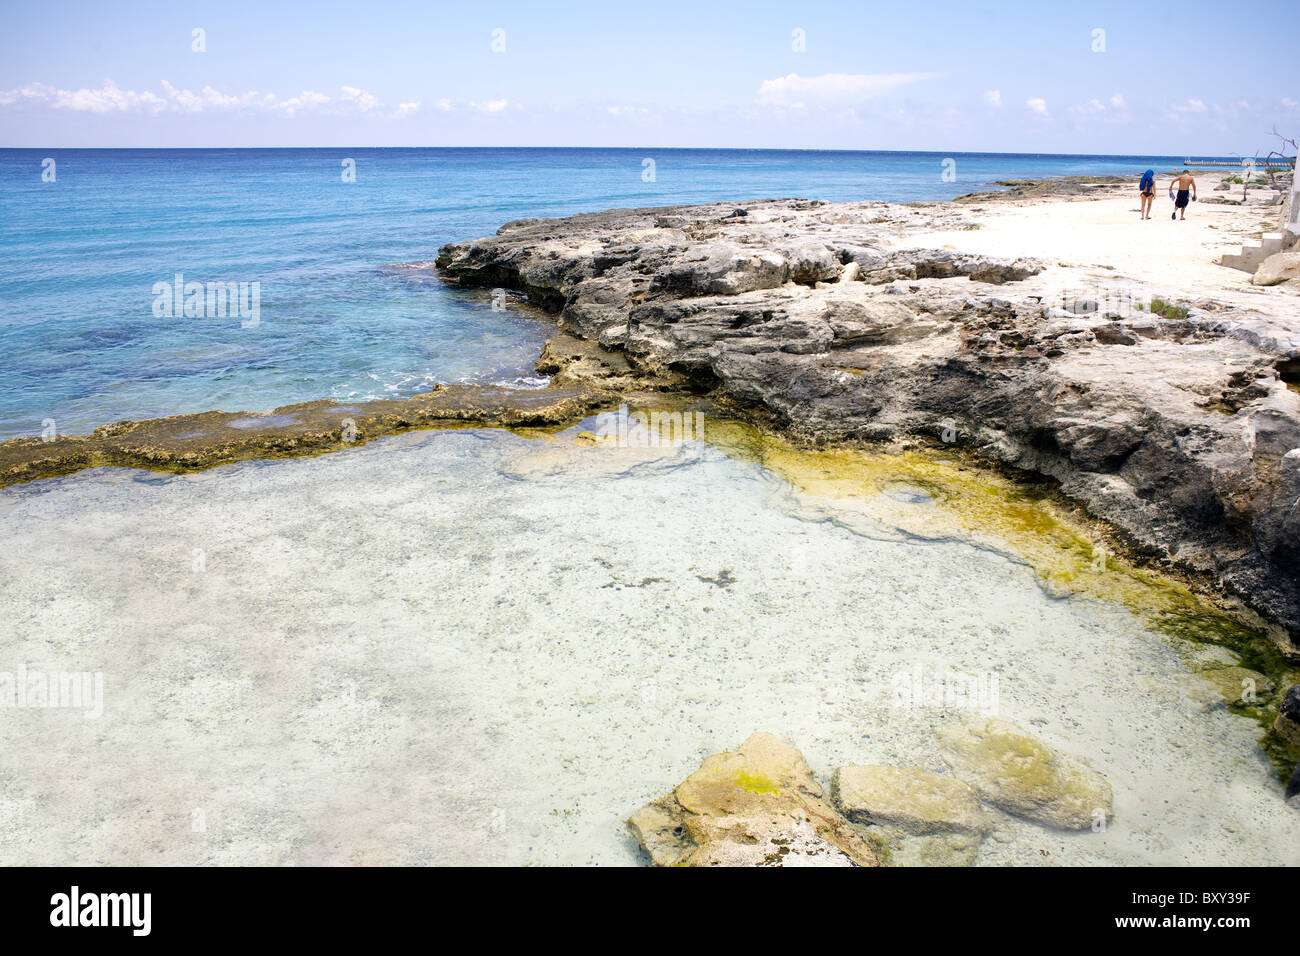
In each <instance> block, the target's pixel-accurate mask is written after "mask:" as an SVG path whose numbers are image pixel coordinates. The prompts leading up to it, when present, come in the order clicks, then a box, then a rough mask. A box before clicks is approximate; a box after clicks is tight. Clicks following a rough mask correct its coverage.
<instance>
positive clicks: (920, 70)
mask: <svg viewBox="0 0 1300 956" xmlns="http://www.w3.org/2000/svg"><path fill="white" fill-rule="evenodd" d="M2 2H3V14H2V16H3V19H2V20H0V22H3V24H4V29H3V32H0V146H8V147H18V146H25V147H68V146H104V147H109V146H122V147H126V146H134V147H143V146H152V147H163V146H170V147H184V146H207V147H211V146H630V147H637V146H657V147H773V148H801V149H924V150H944V151H997V152H1055V153H1093V154H1099V153H1118V154H1143V155H1145V154H1159V155H1181V154H1188V155H1191V154H1202V155H1210V154H1213V155H1231V154H1239V155H1253V154H1254V153H1255V152H1256V151H1257V150H1258V151H1260V152H1261V154H1263V153H1267V152H1268V150H1270V149H1274V148H1276V147H1277V146H1278V140H1277V139H1276V138H1274V137H1273V136H1271V135H1270V131H1271V130H1272V129H1273V127H1275V126H1276V127H1277V128H1278V130H1279V131H1281V132H1283V133H1285V134H1286V135H1287V136H1288V137H1291V138H1300V59H1297V58H1296V56H1295V54H1294V49H1293V45H1294V37H1295V35H1296V22H1297V20H1300V17H1297V11H1296V8H1295V6H1294V3H1293V2H1285V3H1283V2H1271V0H1269V2H1262V3H1256V4H1251V5H1250V6H1249V7H1248V8H1245V10H1246V12H1245V13H1242V12H1240V11H1239V10H1238V9H1236V8H1235V7H1233V5H1231V4H1223V3H1221V2H1220V3H1196V2H1192V3H1183V4H1180V5H1176V6H1169V7H1162V6H1158V5H1155V4H1135V3H1095V4H1089V3H1078V4H1064V3H1060V4H1058V3H1050V2H1049V3H1043V2H1041V0H1039V2H1034V3H1017V2H1008V3H995V4H979V3H973V2H966V3H946V2H935V0H926V2H917V0H912V2H898V0H893V2H888V3H877V2H872V0H858V2H818V0H800V2H783V3H771V2H762V0H750V2H745V3H730V2H722V3H710V2H707V0H690V2H680V0H654V2H635V0H633V2H616V0H602V2H587V0H573V2H568V3H548V2H542V0H533V2H509V3H503V2H486V0H480V2H475V3H468V4H467V3H463V2H457V3H443V2H437V0H425V2H422V3H408V2H404V0H385V2H383V3H376V4H365V3H358V2H348V3H330V2H322V0H316V2H299V0H281V2H276V0H263V2H260V3H246V2H242V0H225V2H219V3H207V2H204V3H188V4H187V3H183V2H176V0H173V2H157V3H155V2H129V0H128V2H117V3H104V2H103V0H99V2H80V0H72V2H63V3H59V4H46V3H32V2H30V0H28V2H14V0H2ZM1288 22H1290V23H1291V26H1290V27H1285V24H1286V23H1288ZM1288 152H1293V150H1290V149H1288Z"/></svg>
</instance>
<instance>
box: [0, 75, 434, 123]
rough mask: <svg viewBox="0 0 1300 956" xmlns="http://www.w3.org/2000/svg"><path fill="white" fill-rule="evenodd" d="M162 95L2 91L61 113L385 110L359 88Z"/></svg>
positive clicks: (112, 90)
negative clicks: (329, 92)
mask: <svg viewBox="0 0 1300 956" xmlns="http://www.w3.org/2000/svg"><path fill="white" fill-rule="evenodd" d="M160 87H161V92H157V93H155V92H153V91H152V90H140V91H137V90H124V89H122V88H121V87H119V86H118V85H117V84H116V83H115V82H113V80H105V81H104V82H103V83H102V84H101V85H100V86H99V87H98V88H97V89H89V88H84V87H83V88H82V89H79V90H63V89H59V88H57V87H53V86H47V85H46V84H44V83H29V84H28V85H27V86H24V87H21V88H19V89H14V90H0V106H8V105H12V104H15V103H30V104H34V105H43V106H47V107H49V108H51V109H56V110H71V111H73V112H78V113H146V114H157V113H163V112H172V113H204V112H233V111H246V112H262V113H278V114H280V115H282V116H296V115H298V114H299V113H312V112H328V113H357V112H361V113H368V112H371V111H373V110H377V109H380V108H381V107H382V105H383V104H382V103H380V101H379V99H378V97H376V96H375V95H374V94H372V93H368V92H367V91H365V90H362V89H359V88H357V87H354V86H345V87H342V88H341V90H340V91H339V95H338V97H337V98H334V97H331V96H329V95H327V94H325V93H321V92H318V91H316V90H303V91H302V92H300V93H298V94H297V95H295V96H291V97H289V98H288V99H281V98H280V97H278V96H277V95H276V94H274V93H259V92H257V91H256V90H249V91H247V92H244V93H223V92H222V91H220V90H218V89H215V88H214V87H212V86H204V87H203V88H202V89H200V90H199V91H198V92H194V91H193V90H188V89H177V88H176V87H175V86H173V85H172V84H171V83H170V82H169V81H167V80H163V81H162V82H161V84H160ZM418 107H419V103H418V102H416V103H414V104H412V103H405V104H402V106H399V107H398V110H397V113H396V114H395V115H399V116H400V115H406V113H408V112H411V111H413V109H418Z"/></svg>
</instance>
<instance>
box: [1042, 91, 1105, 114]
mask: <svg viewBox="0 0 1300 956" xmlns="http://www.w3.org/2000/svg"><path fill="white" fill-rule="evenodd" d="M1093 102H1096V100H1094V101H1093ZM1025 106H1026V107H1027V108H1028V109H1029V111H1030V112H1031V113H1034V114H1035V115H1037V116H1046V115H1047V100H1045V99H1042V98H1041V97H1038V96H1031V97H1030V98H1029V99H1027V100H1025Z"/></svg>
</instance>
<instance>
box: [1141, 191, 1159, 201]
mask: <svg viewBox="0 0 1300 956" xmlns="http://www.w3.org/2000/svg"><path fill="white" fill-rule="evenodd" d="M1155 194H1156V191H1155V190H1154V189H1148V190H1145V191H1144V192H1143V193H1142V198H1143V199H1150V198H1151V197H1152V196H1154V195H1155Z"/></svg>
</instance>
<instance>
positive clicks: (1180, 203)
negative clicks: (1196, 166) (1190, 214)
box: [1169, 169, 1196, 219]
mask: <svg viewBox="0 0 1300 956" xmlns="http://www.w3.org/2000/svg"><path fill="white" fill-rule="evenodd" d="M1169 191H1170V192H1175V191H1176V192H1177V194H1178V195H1177V196H1176V197H1175V198H1174V211H1173V212H1171V213H1170V214H1169V218H1170V219H1174V218H1178V219H1186V218H1187V203H1188V194H1189V193H1190V194H1191V201H1192V202H1196V180H1195V179H1193V178H1192V174H1191V173H1189V172H1188V171H1187V170H1185V169H1184V170H1183V171H1182V172H1181V173H1179V174H1178V177H1177V178H1176V179H1175V180H1174V181H1173V182H1172V183H1170V184H1169Z"/></svg>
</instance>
